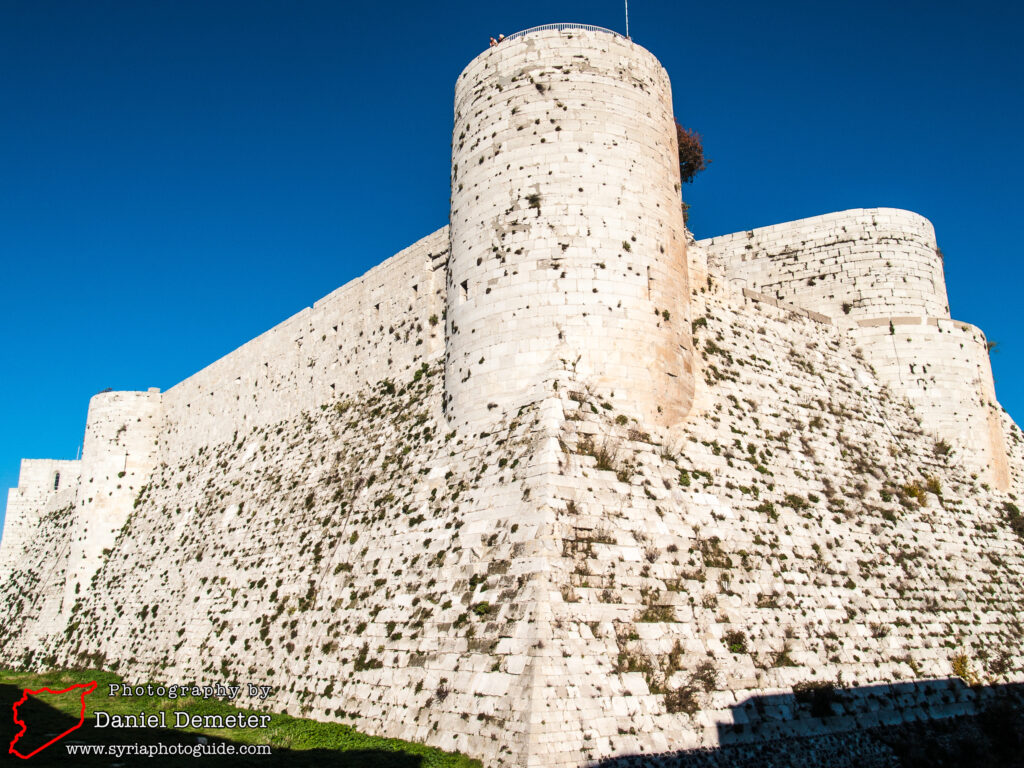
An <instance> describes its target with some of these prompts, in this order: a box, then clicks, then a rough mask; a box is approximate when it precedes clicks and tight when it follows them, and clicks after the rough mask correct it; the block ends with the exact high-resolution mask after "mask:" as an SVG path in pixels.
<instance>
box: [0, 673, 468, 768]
mask: <svg viewBox="0 0 1024 768" xmlns="http://www.w3.org/2000/svg"><path fill="white" fill-rule="evenodd" d="M92 680H95V681H97V683H98V686H97V688H96V690H95V692H93V693H92V694H90V695H89V696H88V698H87V699H86V703H87V712H88V715H89V716H87V718H86V722H85V725H84V726H83V728H81V729H80V730H78V731H76V732H75V733H74V734H72V735H71V736H69V738H73V739H77V740H79V741H84V742H87V743H96V744H101V743H102V744H119V743H124V744H127V743H135V742H139V743H145V742H150V743H157V742H164V743H171V742H176V743H182V744H184V743H189V744H195V743H196V736H198V735H203V736H206V737H208V738H209V739H210V741H211V742H213V741H226V742H231V743H234V744H269V745H270V746H271V748H272V750H273V753H274V754H275V755H276V756H278V757H279V758H283V757H284V753H287V764H288V765H317V766H326V765H352V766H357V765H359V766H362V765H372V766H381V767H382V768H384V767H389V766H401V767H402V768H405V767H407V766H413V767H415V768H481V763H480V761H479V760H472V759H470V758H468V757H466V756H465V755H461V754H458V753H451V752H444V751H442V750H440V749H435V748H433V747H428V746H425V745H423V744H413V743H411V742H407V741H401V740H400V739H385V738H379V737H377V736H370V735H368V734H365V733H360V732H359V731H357V730H355V729H354V728H352V727H351V726H348V725H344V724H341V723H334V722H321V721H318V720H309V719H304V718H299V717H292V716H290V715H283V714H272V713H271V714H272V717H271V719H270V724H269V727H267V728H265V729H263V728H218V729H192V728H185V729H174V728H173V725H174V717H173V715H171V714H170V713H171V712H174V711H185V712H188V713H189V714H190V715H208V714H219V715H231V714H238V713H245V714H250V713H251V714H266V713H260V712H258V711H256V710H251V709H243V708H239V707H234V706H232V705H231V704H228V703H226V702H224V701H223V700H221V699H216V698H210V699H203V698H201V697H200V698H194V697H191V696H183V697H180V698H177V699H169V698H166V697H157V696H152V697H149V696H139V697H135V696H133V697H130V698H128V697H122V696H110V695H109V688H108V686H109V684H111V683H122V682H124V681H123V679H122V678H121V677H119V676H118V675H116V674H114V673H111V672H104V671H99V670H55V671H52V672H45V673H32V672H19V671H16V670H11V669H0V690H2V692H3V696H2V698H3V700H2V701H0V718H2V717H4V712H6V718H5V719H10V707H11V703H12V702H13V701H16V700H17V698H18V697H19V696H20V693H21V690H24V689H26V688H27V689H29V690H35V689H39V688H42V687H44V686H45V687H49V688H52V689H54V690H59V689H61V688H67V687H70V686H72V685H75V684H77V683H87V682H90V681H92ZM181 682H182V683H185V682H188V681H181ZM232 684H234V685H237V683H234V682H233V683H232ZM154 685H156V684H155V683H154ZM15 689H17V690H15ZM273 696H274V693H273V692H271V694H270V699H268V702H269V701H272V700H273ZM7 699H11V701H7ZM77 702H78V698H77V697H76V696H74V695H72V694H69V695H66V696H60V697H52V696H46V697H45V704H46V705H48V706H45V707H43V708H42V710H40V709H37V712H40V711H41V712H42V714H41V715H40V716H42V717H45V718H47V722H44V723H42V724H40V723H35V727H37V728H43V729H54V730H56V729H57V728H58V724H59V723H63V722H65V721H67V719H68V718H71V719H72V720H77V718H78V707H77V706H76V704H77ZM97 710H102V711H105V712H108V713H110V714H111V715H116V714H122V715H130V714H136V715H137V714H138V713H139V712H140V711H143V712H145V713H147V714H151V713H158V712H160V711H165V712H168V715H167V725H168V728H167V729H164V730H156V729H145V728H131V729H117V728H104V729H97V728H94V725H95V720H94V719H93V718H92V717H91V715H92V713H93V712H95V711H97ZM26 722H28V723H29V724H30V725H33V722H32V721H30V720H26ZM58 732H59V731H58ZM7 743H9V742H5V743H4V744H3V745H2V746H3V747H4V748H5V749H6V745H7ZM58 748H59V745H54V746H52V747H49V748H48V749H47V750H44V752H42V753H40V754H39V755H38V756H37V757H39V758H41V757H43V755H44V754H49V755H50V757H51V759H52V757H55V756H56V752H57V749H58ZM303 753H305V754H303ZM345 753H350V755H349V756H348V758H347V759H346V755H345ZM33 759H36V758H33ZM136 759H143V758H136ZM178 759H179V760H180V759H181V758H178ZM80 762H82V764H89V763H87V762H86V761H85V760H82V761H80ZM145 762H146V764H147V765H154V766H155V765H159V764H160V763H158V762H155V761H154V760H153V759H146V760H145ZM261 762H262V763H263V764H276V761H274V760H273V759H271V760H270V761H269V762H267V759H266V758H263V759H262V761H261ZM204 763H205V764H213V765H226V764H229V763H226V762H221V761H218V760H217V759H216V758H214V757H206V758H204ZM97 764H99V763H97Z"/></svg>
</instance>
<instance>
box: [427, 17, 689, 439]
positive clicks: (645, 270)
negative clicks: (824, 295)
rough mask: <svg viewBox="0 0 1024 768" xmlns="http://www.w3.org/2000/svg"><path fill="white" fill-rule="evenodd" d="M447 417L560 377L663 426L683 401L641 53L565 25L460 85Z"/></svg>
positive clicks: (474, 66)
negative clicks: (570, 374) (571, 375)
mask: <svg viewBox="0 0 1024 768" xmlns="http://www.w3.org/2000/svg"><path fill="white" fill-rule="evenodd" d="M451 183H452V199H451V228H450V236H451V254H450V260H449V266H448V292H447V326H446V331H447V355H446V360H445V409H446V412H447V414H448V417H449V419H450V420H451V421H452V422H453V423H455V424H459V425H466V424H472V425H477V424H482V425H486V424H487V423H488V422H489V421H491V420H493V419H496V418H498V417H499V416H500V415H501V414H503V413H507V412H508V411H510V410H514V409H516V408H518V407H519V406H521V405H523V404H525V403H528V402H531V401H534V400H536V399H537V398H539V397H542V396H543V392H544V388H545V387H546V386H549V384H548V382H549V381H550V379H551V378H552V377H553V376H557V375H559V374H558V372H559V371H574V372H575V376H576V378H577V379H578V380H579V381H581V382H583V383H584V384H586V385H589V386H592V387H593V388H594V389H595V390H596V391H598V392H600V393H601V394H602V395H603V396H605V397H608V398H610V399H611V401H612V403H613V405H614V407H615V409H616V411H617V412H624V413H627V414H629V415H631V416H635V417H637V418H639V419H640V420H641V421H642V423H646V424H652V425H653V424H657V425H662V426H670V425H672V424H674V423H677V422H678V421H679V420H681V419H682V418H683V417H684V416H685V415H686V413H687V411H688V409H689V406H690V402H691V400H692V396H693V377H692V373H691V370H692V365H691V358H690V355H691V349H690V325H689V285H688V280H687V274H686V258H685V256H686V254H685V251H684V248H685V237H684V227H683V217H682V209H681V205H680V180H679V162H678V150H677V144H676V132H675V122H674V119H673V113H672V93H671V87H670V84H669V79H668V75H667V74H666V72H665V70H664V68H663V67H662V66H661V65H660V64H659V63H658V61H657V59H655V58H654V56H652V55H651V54H650V53H649V52H647V51H646V50H644V49H643V48H641V47H640V46H638V45H636V44H634V43H632V42H631V41H629V40H628V39H626V38H624V37H622V36H620V35H618V34H616V33H614V32H609V31H607V30H596V29H594V28H579V27H572V26H568V25H560V26H558V27H555V28H551V27H546V28H537V29H534V30H528V31H526V32H524V33H520V34H518V35H515V36H513V37H512V38H509V39H506V40H505V41H503V42H502V43H500V44H499V45H497V46H495V47H492V48H490V49H489V50H487V51H485V52H484V53H482V54H480V55H479V56H477V57H476V58H475V59H474V60H473V61H471V62H470V63H469V65H468V66H467V67H466V69H465V70H464V71H463V72H462V74H461V75H460V76H459V79H458V81H457V83H456V86H455V128H454V133H453V139H452V182H451Z"/></svg>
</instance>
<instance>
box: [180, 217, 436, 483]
mask: <svg viewBox="0 0 1024 768" xmlns="http://www.w3.org/2000/svg"><path fill="white" fill-rule="evenodd" d="M447 250H448V230H447V228H444V229H440V230H438V231H437V232H434V233H433V234H431V235H428V236H427V237H424V238H423V239H421V240H419V241H418V242H416V243H414V244H413V245H411V246H409V247H408V248H406V249H404V250H402V251H401V252H399V253H398V254H396V255H395V256H392V257H391V258H389V259H387V260H386V261H384V262H383V263H381V264H379V265H378V266H376V267H374V268H373V269H371V270H370V271H368V272H367V273H366V274H365V275H363V276H362V277H359V278H357V279H356V280H353V281H351V282H349V283H346V284H345V285H344V286H342V287H341V288H338V289H337V290H335V291H334V292H332V293H330V294H328V295H327V296H325V297H324V298H322V299H320V300H319V301H317V302H316V303H315V304H313V306H312V307H307V308H306V309H303V310H302V311H301V312H298V313H297V314H295V315H293V316H292V317H290V318H288V319H287V320H285V321H284V322H282V323H280V324H279V325H276V326H274V327H273V328H271V329H270V330H269V331H267V332H265V333H263V334H261V335H260V336H257V337H256V338H255V339H253V340H252V341H250V342H248V343H246V344H243V345H242V346H241V347H239V348H238V349H236V350H234V351H233V352H231V353H230V354H228V355H225V356H224V357H222V358H221V359H220V360H217V361H216V362H214V363H212V364H211V365H209V366H207V367H206V368H204V369H203V370H201V371H199V372H198V373H196V374H195V375H193V376H190V377H189V378H187V379H185V380H184V381H182V382H181V383H180V384H177V385H175V386H174V387H172V388H171V389H169V390H168V391H167V392H165V393H164V396H163V403H164V405H163V410H164V419H165V422H166V425H165V428H164V431H163V433H162V435H161V456H162V459H163V460H164V461H167V462H169V463H170V462H174V461H178V460H180V459H181V458H182V457H183V456H188V455H191V454H192V453H193V452H194V451H195V450H197V449H198V448H199V447H200V446H202V445H206V444H208V443H209V442H210V441H211V440H214V441H216V440H228V439H230V438H231V437H232V435H233V434H234V433H236V432H238V433H241V434H245V433H246V432H248V431H250V430H251V429H253V428H254V427H257V426H262V425H265V424H270V423H274V422H277V421H281V420H283V419H287V418H291V417H293V416H295V415H296V414H298V413H300V412H302V411H303V410H308V409H311V408H314V407H316V406H318V405H320V404H322V403H325V402H327V401H329V400H331V399H333V398H336V397H338V396H340V395H342V394H344V393H346V392H352V391H354V390H356V389H358V388H359V387H360V386H362V385H365V384H367V383H370V382H375V381H379V380H380V379H383V378H387V377H394V376H401V375H407V372H408V371H410V370H411V369H414V368H416V367H418V366H420V365H422V363H424V362H429V361H432V360H435V359H437V358H438V357H439V356H441V355H442V354H443V353H444V332H443V328H444V325H443V318H444V285H445V284H444V276H443V271H442V273H441V274H438V271H439V270H443V268H444V262H445V258H446V256H447Z"/></svg>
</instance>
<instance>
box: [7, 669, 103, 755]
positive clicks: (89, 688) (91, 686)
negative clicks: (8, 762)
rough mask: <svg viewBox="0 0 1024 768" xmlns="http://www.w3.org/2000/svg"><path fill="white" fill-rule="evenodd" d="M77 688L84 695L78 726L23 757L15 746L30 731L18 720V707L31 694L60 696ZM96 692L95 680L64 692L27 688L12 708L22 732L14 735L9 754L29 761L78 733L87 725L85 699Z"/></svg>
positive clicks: (15, 721) (15, 720) (74, 686)
mask: <svg viewBox="0 0 1024 768" xmlns="http://www.w3.org/2000/svg"><path fill="white" fill-rule="evenodd" d="M76 688H82V689H83V690H82V693H81V698H82V711H81V712H80V713H79V716H78V724H77V725H74V726H72V727H71V728H68V729H67V730H66V731H64V733H62V734H60V736H55V737H54V738H52V739H50V740H49V741H48V742H46V743H45V744H43V746H41V747H38V748H37V749H34V750H32V751H31V752H29V753H28V754H27V755H23V754H21V752H19V751H18V750H16V749H15V748H14V745H15V744H17V743H18V739H20V738H21V737H22V736H24V735H25V731H26V730H27V729H28V726H27V725H26V724H25V722H24V721H22V720H20V719H19V718H18V707H20V706H21V705H22V704H24V703H25V702H26V701H28V697H29V695H30V694H31V695H33V696H35V695H36V694H38V693H44V692H45V693H51V694H53V695H55V696H59V695H60V694H62V693H70V692H71V691H73V690H75V689H76ZM95 690H96V681H95V680H93V681H92V682H90V683H77V684H76V685H72V686H71V687H70V688H65V689H64V690H62V691H54V690H51V689H50V688H40V689H39V690H38V691H30V690H28V689H27V688H26V689H25V690H24V692H23V693H22V694H21V698H20V699H19V700H18V701H16V702H15V703H14V707H13V708H12V709H13V710H14V724H15V725H19V726H21V730H19V731H18V732H17V733H16V734H14V739H13V740H12V741H11V747H10V749H9V750H8V752H9V753H10V754H12V755H16V756H18V757H20V758H21V759H22V760H28V759H29V758H30V757H32V755H35V754H38V753H40V752H42V751H43V750H44V749H46V748H47V747H48V746H50V745H51V744H53V743H54V742H57V741H60V740H61V739H63V738H64V737H65V736H67V735H68V734H69V733H71V732H72V731H77V730H78V729H79V728H81V727H82V725H83V724H84V723H85V697H86V696H88V695H89V694H90V693H92V692H93V691H95Z"/></svg>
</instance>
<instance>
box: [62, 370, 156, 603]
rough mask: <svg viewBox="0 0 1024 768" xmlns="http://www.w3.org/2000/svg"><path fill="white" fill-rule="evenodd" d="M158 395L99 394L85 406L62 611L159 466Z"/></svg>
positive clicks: (84, 584)
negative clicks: (82, 439)
mask: <svg viewBox="0 0 1024 768" xmlns="http://www.w3.org/2000/svg"><path fill="white" fill-rule="evenodd" d="M162 426H163V422H162V419H161V410H160V391H159V390H158V389H155V388H154V389H151V390H149V391H148V392H102V393H100V394H98V395H94V396H93V398H92V399H91V400H90V401H89V413H88V415H87V416H86V422H85V439H84V441H83V443H82V460H81V483H80V487H79V489H78V500H77V504H76V509H75V514H74V527H73V530H72V535H71V541H70V553H69V555H68V578H67V583H66V585H65V593H64V607H65V609H68V608H70V606H71V605H72V604H73V603H74V596H75V595H76V594H80V593H81V590H82V589H83V588H87V587H88V586H89V580H90V579H91V578H92V575H93V573H95V571H96V569H97V568H98V567H99V565H100V563H101V562H102V560H103V558H104V557H105V556H106V553H107V552H108V551H109V550H110V548H111V547H112V546H113V544H114V538H115V537H116V535H117V533H118V531H120V530H121V526H123V525H124V523H125V521H126V520H127V519H128V513H129V512H130V511H131V509H132V503H133V502H134V500H135V498H136V496H137V495H138V493H139V491H140V489H141V488H142V486H143V485H145V484H146V483H147V482H148V481H149V478H150V475H151V473H152V472H153V469H154V468H155V467H156V462H157V445H158V439H157V438H158V435H159V434H160V430H161V427H162Z"/></svg>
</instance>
